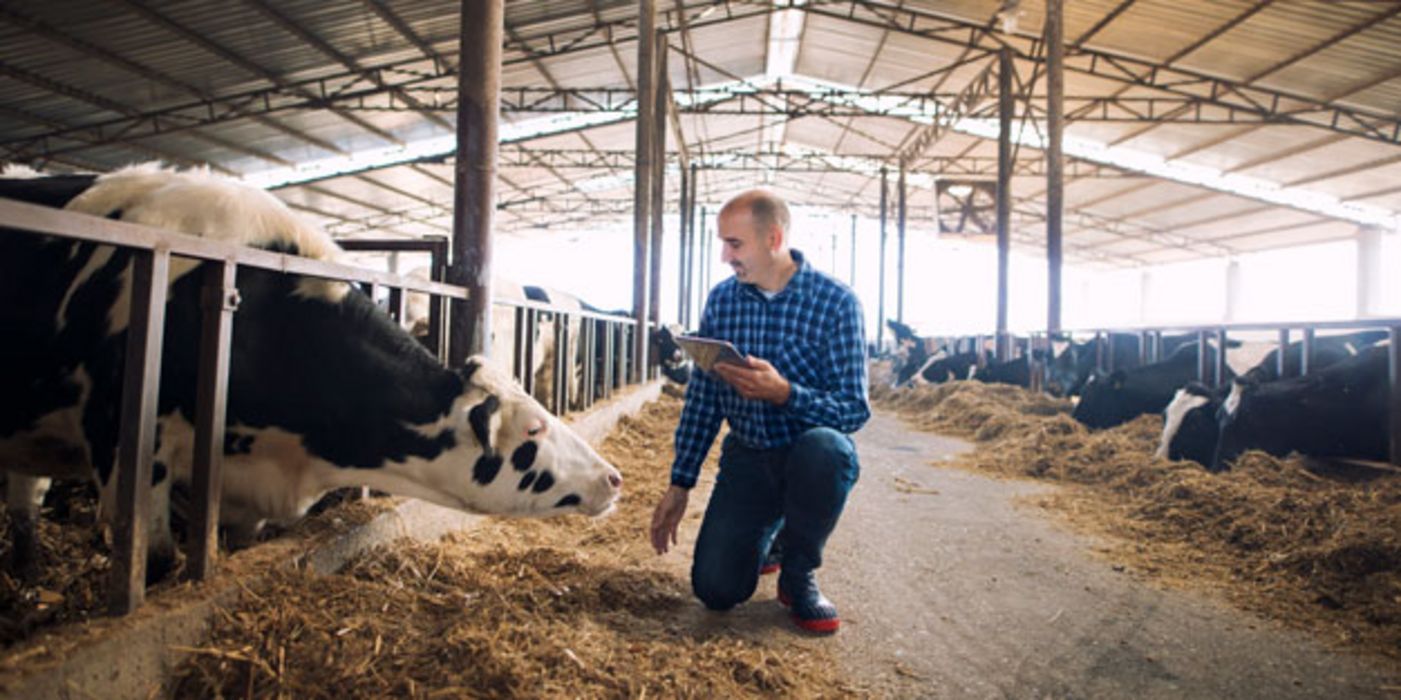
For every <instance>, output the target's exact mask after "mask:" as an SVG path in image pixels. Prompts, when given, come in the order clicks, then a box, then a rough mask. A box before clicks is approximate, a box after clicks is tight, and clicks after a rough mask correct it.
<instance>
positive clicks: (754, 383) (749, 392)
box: [713, 356, 792, 406]
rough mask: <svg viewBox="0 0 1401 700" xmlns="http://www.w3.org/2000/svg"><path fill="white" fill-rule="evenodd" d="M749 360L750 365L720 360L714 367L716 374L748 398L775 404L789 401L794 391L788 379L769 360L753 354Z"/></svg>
mask: <svg viewBox="0 0 1401 700" xmlns="http://www.w3.org/2000/svg"><path fill="white" fill-rule="evenodd" d="M748 360H749V364H748V365H740V364H736V363H733V362H719V363H716V365H715V367H714V368H713V369H714V372H715V374H717V375H719V376H720V378H721V379H723V380H725V383H726V384H729V385H730V386H732V387H734V388H735V391H738V392H739V395H740V396H743V397H744V398H746V399H757V400H759V401H765V402H768V403H771V404H773V405H775V406H782V405H783V404H785V403H788V394H789V393H790V392H791V391H792V387H791V386H790V385H789V384H788V380H787V379H784V378H783V375H781V374H779V373H778V370H776V369H774V366H773V365H771V364H769V362H768V361H767V360H762V359H760V358H757V357H753V356H751V357H749V358H748Z"/></svg>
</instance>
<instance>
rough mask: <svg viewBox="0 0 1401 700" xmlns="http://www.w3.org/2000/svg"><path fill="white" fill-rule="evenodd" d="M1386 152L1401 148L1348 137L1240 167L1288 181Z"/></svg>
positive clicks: (1321, 140) (1245, 172)
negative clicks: (1381, 146)
mask: <svg viewBox="0 0 1401 700" xmlns="http://www.w3.org/2000/svg"><path fill="white" fill-rule="evenodd" d="M1319 136H1320V138H1319V141H1318V142H1317V143H1324V142H1326V141H1327V134H1319ZM1388 155H1401V148H1398V149H1386V148H1379V147H1378V146H1377V144H1376V143H1373V142H1371V141H1363V140H1361V139H1347V140H1344V141H1340V142H1338V143H1330V144H1328V145H1326V146H1324V147H1322V148H1315V149H1312V150H1307V151H1304V152H1302V153H1298V154H1295V155H1291V156H1288V157H1286V158H1281V159H1279V160H1272V161H1270V162H1268V163H1262V164H1260V165H1258V166H1255V167H1252V168H1248V169H1246V170H1242V171H1241V174H1242V175H1250V176H1252V177H1258V178H1261V179H1263V180H1268V181H1270V182H1278V183H1282V184H1288V183H1290V182H1296V181H1298V180H1300V179H1301V178H1307V177H1312V176H1314V175H1319V174H1322V173H1326V172H1332V171H1335V170H1338V169H1341V168H1348V167H1351V166H1355V165H1358V164H1360V163H1367V162H1370V161H1373V160H1376V159H1378V158H1381V157H1385V156H1388Z"/></svg>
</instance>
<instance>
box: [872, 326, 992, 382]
mask: <svg viewBox="0 0 1401 700" xmlns="http://www.w3.org/2000/svg"><path fill="white" fill-rule="evenodd" d="M886 325H887V326H889V327H890V328H891V330H892V331H893V332H894V333H895V335H896V338H897V345H896V352H895V354H894V355H893V356H892V358H891V368H890V376H891V381H890V384H891V386H893V387H902V386H910V385H914V386H919V385H923V384H942V383H944V382H948V381H952V380H955V379H971V378H972V376H973V372H974V371H975V370H976V369H977V367H978V354H977V353H976V352H973V348H969V349H968V350H967V351H964V350H963V347H964V346H965V345H966V344H964V343H960V342H958V341H953V340H947V339H943V338H922V337H919V336H916V335H915V334H914V331H913V330H911V329H910V327H909V326H906V325H905V324H903V323H900V322H899V321H886ZM988 357H989V356H988V354H987V353H986V352H984V354H983V359H984V363H985V364H986V361H987V358H988Z"/></svg>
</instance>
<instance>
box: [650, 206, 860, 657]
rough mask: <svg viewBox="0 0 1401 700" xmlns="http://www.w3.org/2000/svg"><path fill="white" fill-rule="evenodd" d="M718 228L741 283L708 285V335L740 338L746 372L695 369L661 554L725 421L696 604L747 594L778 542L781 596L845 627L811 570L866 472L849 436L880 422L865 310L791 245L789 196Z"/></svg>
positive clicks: (698, 563)
mask: <svg viewBox="0 0 1401 700" xmlns="http://www.w3.org/2000/svg"><path fill="white" fill-rule="evenodd" d="M716 223H717V225H718V227H719V238H720V242H721V260H722V261H723V262H725V263H726V264H728V265H730V267H732V268H734V271H735V276H734V277H733V278H730V279H727V280H725V281H723V282H721V283H720V284H719V285H717V286H716V287H715V289H714V290H712V291H711V293H710V297H709V299H707V300H706V303H705V312H704V314H703V315H702V317H701V324H700V330H699V335H702V336H705V337H709V338H717V339H721V340H728V341H730V342H731V343H733V344H734V345H735V347H737V348H739V350H740V351H741V352H743V353H745V354H746V355H748V358H747V364H746V365H740V364H732V363H720V364H716V365H715V367H714V369H713V372H703V371H701V370H700V369H698V368H697V369H696V370H694V374H693V376H692V378H691V381H690V383H689V384H688V385H687V389H686V406H685V409H684V410H683V411H682V414H681V422H680V424H679V425H678V426H677V428H676V461H675V462H674V463H673V465H672V470H671V488H670V489H668V490H667V492H666V495H664V496H663V497H662V500H661V502H660V503H658V504H657V508H656V510H655V512H654V513H653V515H652V526H651V537H652V546H653V547H654V548H655V549H656V550H657V553H658V554H664V553H665V552H666V551H667V550H668V549H669V548H670V547H671V545H672V544H675V542H676V530H677V526H678V525H679V524H680V522H681V518H682V516H684V515H685V513H686V502H687V499H688V494H689V493H690V489H691V487H693V486H695V483H696V477H697V475H698V474H699V472H700V467H701V463H702V462H703V461H704V460H705V455H706V453H707V452H708V451H709V450H710V445H711V443H712V442H714V440H715V436H716V434H717V433H718V432H719V430H720V422H721V420H726V421H728V422H729V424H730V433H729V435H728V436H726V438H725V440H724V443H723V444H722V446H721V453H720V473H719V475H718V476H717V477H716V480H715V490H714V492H713V493H712V494H711V496H710V504H709V506H707V507H706V511H705V520H704V521H703V522H702V524H701V531H700V536H699V538H698V539H697V541H696V552H695V560H694V562H693V563H692V567H691V584H692V587H693V589H694V590H695V593H696V596H697V597H698V598H700V599H701V601H702V602H703V603H705V605H706V606H707V607H709V608H710V609H712V610H728V609H730V608H732V607H734V606H735V605H737V604H739V603H742V602H744V601H746V600H748V599H749V597H750V596H752V595H753V594H754V589H755V587H756V586H757V585H758V581H759V573H760V569H761V567H762V566H763V564H764V560H765V557H766V556H767V555H768V554H769V551H770V548H771V547H776V548H777V549H778V550H779V551H781V552H782V554H781V562H780V563H781V569H780V573H779V577H778V598H779V601H780V602H782V603H783V604H784V605H787V606H789V607H790V608H791V610H792V613H793V620H794V621H795V622H796V623H797V624H798V625H799V626H800V627H802V628H803V629H806V630H809V631H813V632H823V633H828V632H835V631H836V630H837V627H838V626H839V624H840V619H839V617H838V615H837V609H836V606H834V605H833V604H832V602H831V601H829V600H827V598H826V597H824V596H823V595H822V593H821V591H819V590H818V587H817V580H816V578H815V576H814V571H815V570H816V569H817V568H818V567H819V566H821V565H822V549H823V546H824V545H825V544H826V542H827V536H828V535H830V534H831V533H832V530H833V529H834V528H835V527H836V525H837V519H838V518H839V517H840V516H841V513H842V507H843V506H844V505H845V504H846V498H847V494H848V493H849V492H850V491H851V487H852V486H853V485H855V484H856V479H857V476H858V474H859V472H860V465H859V464H858V463H857V460H856V448H855V445H854V444H853V443H852V440H851V438H850V436H849V433H853V432H855V431H856V430H858V429H860V428H861V426H862V425H863V424H865V422H866V420H867V418H869V417H870V415H871V411H870V406H869V405H868V403H867V399H866V357H865V347H866V343H865V332H864V329H863V316H862V311H861V304H860V302H859V301H857V299H856V295H855V294H854V293H852V291H851V290H850V289H848V288H847V287H846V286H845V285H843V284H842V283H840V282H837V281H836V280H834V279H832V278H831V277H829V276H827V275H825V274H823V273H821V272H818V271H817V270H814V269H813V268H812V265H811V264H809V263H808V262H807V260H805V259H804V257H803V254H802V253H801V252H799V251H797V250H792V249H790V248H789V247H788V235H789V225H790V218H789V213H788V206H787V205H786V204H784V203H783V200H781V199H779V198H778V197H776V196H774V195H772V194H770V193H768V192H765V191H762V190H751V191H749V192H745V193H743V194H741V195H739V196H737V197H735V198H734V199H732V200H730V201H729V202H728V203H726V204H725V206H724V208H723V209H721V210H720V215H719V217H718V218H717V220H716ZM775 540H778V541H777V544H776V545H775Z"/></svg>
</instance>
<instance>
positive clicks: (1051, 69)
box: [1046, 0, 1065, 333]
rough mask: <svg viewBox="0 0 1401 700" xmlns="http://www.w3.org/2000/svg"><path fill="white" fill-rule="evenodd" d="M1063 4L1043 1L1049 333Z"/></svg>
mask: <svg viewBox="0 0 1401 700" xmlns="http://www.w3.org/2000/svg"><path fill="white" fill-rule="evenodd" d="M1062 4H1063V0H1047V1H1046V283H1047V287H1048V288H1047V290H1046V303H1047V309H1046V326H1047V328H1048V330H1049V331H1050V332H1051V333H1058V332H1059V331H1060V326H1061V297H1060V292H1061V214H1062V211H1063V206H1064V203H1065V172H1064V163H1063V161H1062V158H1061V136H1062V134H1063V133H1064V128H1065V119H1064V114H1063V112H1064V108H1065V100H1064V88H1065V67H1064V61H1063V58H1064V47H1063V46H1062V40H1063V36H1062V35H1063V34H1064V27H1063V25H1062V9H1063V8H1062Z"/></svg>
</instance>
